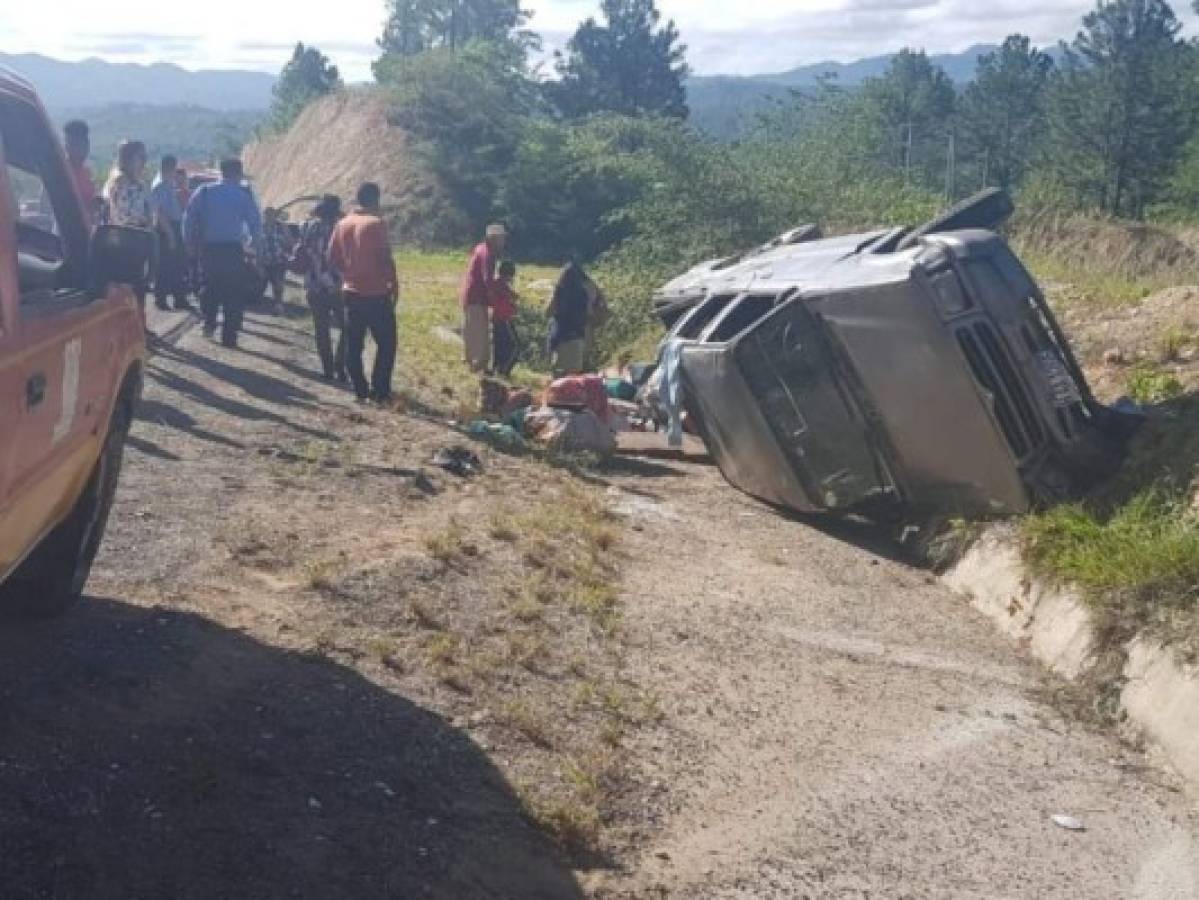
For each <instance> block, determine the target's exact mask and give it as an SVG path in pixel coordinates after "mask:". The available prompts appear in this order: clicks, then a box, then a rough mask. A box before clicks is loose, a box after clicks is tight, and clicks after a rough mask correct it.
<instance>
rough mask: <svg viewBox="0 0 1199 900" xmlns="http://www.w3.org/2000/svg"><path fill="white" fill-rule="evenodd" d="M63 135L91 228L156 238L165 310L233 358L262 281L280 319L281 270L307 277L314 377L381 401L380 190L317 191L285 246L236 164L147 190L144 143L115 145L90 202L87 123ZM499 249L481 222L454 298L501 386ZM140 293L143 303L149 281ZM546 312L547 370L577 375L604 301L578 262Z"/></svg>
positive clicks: (390, 327)
mask: <svg viewBox="0 0 1199 900" xmlns="http://www.w3.org/2000/svg"><path fill="white" fill-rule="evenodd" d="M64 137H65V146H66V152H67V157H68V160H69V162H70V164H71V169H72V175H73V178H74V181H75V187H76V191H77V193H78V194H79V198H80V200H81V202H82V205H83V208H84V211H85V215H86V216H87V218H88V221H89V225H99V224H112V225H117V226H124V227H130V228H138V229H143V230H146V231H149V232H152V233H153V234H154V235H155V238H156V240H155V241H154V244H155V246H156V250H157V253H156V256H155V260H154V262H153V265H152V273H153V274H152V282H153V294H154V300H155V303H156V305H157V306H159V307H160V308H162V309H169V308H170V303H171V301H172V300H173V302H174V307H175V308H176V309H186V310H190V309H192V307H191V304H190V302H189V300H188V295H189V293H191V292H192V291H193V290H194V291H196V292H197V293H198V295H199V298H200V308H201V314H202V316H203V321H204V334H205V336H207V337H209V338H215V337H216V333H217V329H218V323H219V326H220V331H221V335H220V338H221V342H222V343H223V344H224V345H225V346H226V347H230V348H236V346H237V340H238V334H239V332H240V331H241V326H242V319H243V314H244V310H245V307H246V305H247V304H248V303H249V302H251V300H252V299H253V294H254V292H255V290H258V289H259V288H260V286H261V285H262V284H263V281H264V280H265V283H266V284H267V285H268V286H269V288H270V290H271V292H272V294H273V296H274V300H275V304H276V311H277V312H282V300H283V292H284V284H285V278H286V275H287V272H288V271H291V272H294V273H295V274H298V275H303V277H304V288H305V294H306V298H307V301H308V305H309V307H310V308H311V310H312V316H313V321H314V324H315V328H314V332H315V340H316V349H317V353H318V355H319V356H320V360H321V368H322V372H323V376H324V378H325V379H326V380H328V381H331V382H340V383H346V382H349V383H350V385H351V386H352V387H353V389H354V393H355V395H356V396H357V397H358V399H359V400H361V401H364V402H365V401H371V400H373V401H375V402H378V403H389V402H390V401H391V397H392V386H391V382H392V376H393V373H394V369H395V360H396V351H397V346H396V345H397V323H396V305H397V303H398V302H399V278H398V275H397V272H396V266H395V259H394V256H393V254H392V247H391V242H390V237H389V233H388V228H387V224H386V222H385V221H384V219H383V216H382V212H381V201H382V197H381V191H380V189H379V186H378V185H376V184H373V183H366V184H363V185H362V186H361V187H360V188H359V190H358V193H357V198H356V199H357V206H356V207H355V208H354V209H353V210H352V211H350V212H349V213H348V214H347V213H343V211H342V205H341V200H340V198H339V197H337V196H334V195H326V196H325V197H323V198H322V199H321V201H320V202H319V203H318V204H317V205H316V207H315V208H314V209H313V210H312V211H311V214H310V215H309V217H308V218H307V220H306V221H305V222H304V223H303V225H302V226H301V228H300V230H299V235H298V238H293V235H292V234H291V232H290V231H289V230H288V228H287V226H286V222H285V221H284V219H283V217H282V216H280V215H279V214H278V213H277V212H276V211H275V210H272V209H267V210H266V211H265V213H262V212H260V210H259V207H258V202H257V200H256V199H255V197H254V194H253V191H251V190H250V188H249V186H248V184H247V182H246V179H245V173H244V171H243V169H242V164H241V161H240V160H237V159H228V160H225V161H223V162H222V163H221V165H220V175H221V177H220V180H219V181H213V182H210V183H207V184H204V185H202V186H200V187H198V188H197V189H196V190H194V191H192V190H190V189H189V185H188V176H187V173H186V172H185V171H184V170H183V169H181V168H180V167H179V163H178V160H177V159H176V158H175V157H173V156H169V155H168V156H164V157H162V159H161V161H160V164H159V169H158V173H157V175H156V177H155V179H154V181H153V183H152V184H148V183H147V181H146V169H147V166H148V163H149V160H148V156H147V151H146V146H145V144H144V143H142V142H141V141H125V142H124V143H122V144H121V145H120V148H119V149H118V152H117V160H116V165H115V166H114V167H113V171H112V174H111V176H110V177H109V178H108V180H107V181H106V183H105V185H104V188H103V191H102V192H100V191H97V189H96V185H95V181H94V179H93V178H92V173H91V170H90V169H89V168H88V166H87V159H88V156H89V155H90V152H91V145H90V137H89V133H88V127H87V125H86V123H84V122H81V121H72V122H69V123H68V124H67V125H66V127H65V129H64ZM507 242H508V234H507V230H506V228H505V227H504V226H503V225H500V224H494V225H490V226H488V228H487V231H486V235H485V237H484V240H483V242H482V243H480V244H479V245H478V246H477V247H476V248H475V249H474V251H473V252H472V254H471V257H470V262H469V265H468V267H467V272H466V276H465V277H464V279H463V282H462V289H461V296H460V299H461V304H462V309H463V341H464V344H465V347H466V361H467V363H468V365H469V366H470V367H471V369H472V370H473V371H475V372H479V373H484V372H485V373H488V374H498V375H500V376H503V377H509V376H510V375H511V374H512V370H513V368H514V366H515V365H516V363H517V361H518V359H519V358H520V355H521V344H520V340H519V336H518V334H517V329H516V319H517V307H518V303H519V300H520V298H519V296H518V294H517V292H516V289H515V281H516V266H515V264H514V263H513V262H512V261H511V260H508V259H504V258H503V256H504V251H505V249H506V247H507ZM256 269H257V271H256ZM140 289H141V294H142V299H143V301H144V299H145V296H146V294H147V293H148V289H149V285H142V286H140ZM547 312H548V316H549V321H550V329H549V334H548V349H549V352H550V356H551V360H552V364H553V369H554V373H555V374H556V375H570V374H578V373H580V372H582V371H583V368H584V365H585V361H586V358H587V355H588V347H589V345H590V341H591V335H592V331H593V329H594V328H595V327H596V326H597V325H599V324H601V322H602V320H603V318H604V317H605V315H606V312H607V305H606V303H605V301H604V297H603V293H602V292H601V291H600V290H599V288H598V287H597V285H596V284H595V282H594V281H593V280H592V279H591V278H590V277H589V276H588V275H587V273H586V272H585V271H584V270H583V268H582V267H581V266H580V265H579V264H578V263H577V262H572V263H570V264H569V265H567V266H566V267H565V268H564V269H563V270H562V272H561V274H560V275H559V277H558V281H557V283H556V285H555V287H554V293H553V298H552V299H551V301H550V306H549V309H548V311H547ZM335 329H336V331H337V332H338V336H337V340H336V342H335V341H334V334H333V333H334V330H335ZM368 334H369V335H370V336H371V338H372V339H373V340H374V342H375V344H376V355H375V365H374V370H373V371H372V373H371V377H370V378H369V380H368V378H367V376H366V372H365V369H364V366H363V360H362V356H363V352H364V350H365V345H366V337H367V335H368Z"/></svg>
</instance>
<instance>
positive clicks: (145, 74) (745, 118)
mask: <svg viewBox="0 0 1199 900" xmlns="http://www.w3.org/2000/svg"><path fill="white" fill-rule="evenodd" d="M995 49H996V47H995V45H991V44H979V45H976V46H974V47H970V48H969V49H967V50H964V51H962V52H961V53H946V54H938V55H934V56H933V57H932V61H933V62H934V63H935V64H936V65H938V66H940V67H941V68H943V69H944V70H945V71H946V72H947V73H948V74H949V76H950V78H952V79H953V80H954V81H955V82H958V83H959V84H964V83H966V82H969V81H970V80H972V79H973V78H974V74H975V71H976V70H977V68H978V58H979V57H980V56H982V55H983V54H985V53H989V52H991V51H993V50H995ZM894 56H895V54H884V55H881V56H872V57H870V58H868V59H861V60H857V61H856V62H848V63H838V62H822V63H814V64H812V65H806V66H800V67H798V68H795V69H792V70H790V71H788V72H779V73H776V74H772V75H748V76H734V75H711V76H696V77H693V78H691V79H690V81H689V82H688V85H687V88H688V99H689V102H690V105H691V114H692V121H693V122H694V123H695V124H696V125H697V126H698V127H699V128H701V129H703V130H705V131H707V132H709V133H711V134H713V135H716V136H718V137H724V138H730V137H735V136H737V135H738V134H741V133H742V132H744V130H745V129H746V128H747V127H748V126H749V125H751V124H752V123H753V122H754V119H755V118H756V116H757V115H758V114H759V113H760V112H762V111H763V110H764V109H765V108H766V107H767V106H768V105H769V104H770V103H772V102H774V101H778V100H783V99H786V98H787V97H788V96H789V94H790V92H791V91H793V90H800V89H804V88H811V87H814V86H815V85H816V84H817V83H818V82H819V81H820V79H822V78H832V79H833V80H834V81H835V82H836V83H837V84H839V85H842V86H843V87H851V88H852V87H857V86H859V85H861V84H862V82H864V81H866V80H867V79H869V78H876V77H878V76H880V75H882V74H883V73H884V72H886V70H887V67H888V66H889V65H890V63H891V60H892V59H893V58H894ZM0 66H7V67H9V68H11V69H15V70H16V71H17V72H19V73H20V74H22V75H24V76H25V77H26V78H28V79H29V80H30V81H32V82H33V83H34V84H35V85H36V86H37V89H38V91H39V93H40V94H41V96H42V99H43V101H44V102H45V103H46V105H47V106H48V107H49V108H50V110H51V111H52V112H53V113H55V115H56V116H61V115H62V114H63V113H65V112H68V111H69V112H71V113H79V114H86V113H87V112H88V111H96V110H101V109H106V108H108V107H113V106H121V107H123V108H124V111H123V114H122V116H121V117H120V118H121V120H122V121H123V122H126V123H127V124H128V125H129V126H130V127H131V128H132V127H134V126H135V125H136V124H137V123H138V121H140V119H141V118H152V108H153V107H161V106H170V107H178V108H184V107H186V108H189V109H194V108H201V109H205V110H211V111H213V112H214V113H217V114H220V113H230V114H232V113H237V114H238V115H237V116H235V117H234V118H235V119H236V120H237V124H238V126H239V129H238V130H244V128H245V127H246V122H247V115H248V114H249V113H251V112H262V111H264V110H266V109H267V108H268V107H269V106H270V103H271V90H272V88H273V87H274V85H275V80H276V79H275V77H274V76H273V75H269V74H265V73H262V72H248V71H235V70H228V71H218V70H201V71H195V72H193V71H189V70H187V69H183V68H181V67H179V66H176V65H171V64H169V63H157V64H154V65H138V64H134V63H109V62H104V61H103V60H99V59H87V60H83V61H81V62H64V61H62V60H56V59H51V58H50V57H46V56H41V55H39V54H34V53H28V54H18V55H10V54H4V53H0ZM135 108H136V109H137V110H141V111H142V113H141V115H140V116H138V115H133V112H134V111H135ZM110 118H111V117H110ZM190 118H191V119H193V120H194V119H196V118H197V117H196V116H194V115H192V116H191V117H190ZM146 127H147V128H150V127H153V126H152V124H148V125H147V126H146ZM135 130H136V129H135Z"/></svg>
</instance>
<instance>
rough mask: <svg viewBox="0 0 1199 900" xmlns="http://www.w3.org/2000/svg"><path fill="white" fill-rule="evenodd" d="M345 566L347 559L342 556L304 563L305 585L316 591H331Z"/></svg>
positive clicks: (321, 558)
mask: <svg viewBox="0 0 1199 900" xmlns="http://www.w3.org/2000/svg"><path fill="white" fill-rule="evenodd" d="M344 565H345V559H344V558H343V557H340V556H326V557H320V558H317V559H310V560H309V561H308V562H306V563H304V583H305V584H306V585H308V587H310V588H312V589H313V590H315V591H328V590H331V589H332V588H333V586H334V582H335V580H336V579H337V575H338V573H339V572H340V571H341V568H342V566H344Z"/></svg>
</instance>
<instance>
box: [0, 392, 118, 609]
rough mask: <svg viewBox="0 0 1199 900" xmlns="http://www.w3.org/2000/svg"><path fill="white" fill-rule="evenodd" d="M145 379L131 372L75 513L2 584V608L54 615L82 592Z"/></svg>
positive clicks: (0, 603) (0, 586)
mask: <svg viewBox="0 0 1199 900" xmlns="http://www.w3.org/2000/svg"><path fill="white" fill-rule="evenodd" d="M139 379H140V376H139V375H138V374H137V372H136V371H133V370H131V372H130V373H129V375H127V376H126V379H125V382H124V383H123V384H122V389H121V392H120V393H119V394H118V398H117V402H116V403H115V404H114V408H113V412H112V417H111V419H110V420H109V425H108V431H107V433H106V435H105V438H104V445H103V447H102V448H101V451H100V457H99V459H98V460H97V461H96V466H95V468H94V469H93V471H92V475H91V477H90V478H89V479H88V481H87V484H86V486H85V487H84V489H83V491H82V492H81V493H80V495H79V498H78V500H76V502H75V506H74V507H73V508H72V510H71V512H70V514H69V515H68V516H67V517H66V518H65V519H64V520H63V521H62V522H60V523H59V524H58V525H57V526H56V527H55V528H54V529H53V530H52V531H51V532H50V533H49V534H48V535H47V536H46V537H45V539H43V541H42V542H41V544H39V545H38V547H37V548H36V549H35V550H34V551H33V552H32V553H31V554H30V555H29V556H28V557H27V558H26V560H25V562H23V563H22V564H21V566H20V567H19V568H18V569H17V571H16V572H14V573H13V575H12V577H11V578H10V579H9V580H8V581H7V582H5V583H4V584H3V585H0V609H3V611H4V612H5V613H7V614H9V615H15V616H17V617H21V618H50V617H53V616H56V615H60V614H62V613H63V612H65V611H66V610H67V609H69V608H70V607H71V606H72V605H73V604H74V603H75V602H76V601H78V600H79V598H80V596H82V594H83V588H84V586H85V585H86V584H87V579H88V576H89V575H90V574H91V568H92V563H93V561H94V560H95V558H96V553H97V552H98V551H99V549H100V541H101V540H102V539H103V537H104V530H105V528H106V526H107V524H108V514H109V512H110V511H111V509H112V503H113V499H114V497H115V495H116V489H117V483H118V481H119V479H120V474H121V462H122V458H123V455H124V447H125V438H126V437H127V435H128V433H129V428H130V426H131V425H132V423H133V411H134V407H135V405H136V398H137V388H138V385H139V384H140V380H139Z"/></svg>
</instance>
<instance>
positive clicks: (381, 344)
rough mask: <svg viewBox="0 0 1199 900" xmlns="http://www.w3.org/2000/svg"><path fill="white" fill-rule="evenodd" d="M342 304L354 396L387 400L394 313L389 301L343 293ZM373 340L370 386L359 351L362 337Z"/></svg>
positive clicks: (392, 360) (393, 353)
mask: <svg viewBox="0 0 1199 900" xmlns="http://www.w3.org/2000/svg"><path fill="white" fill-rule="evenodd" d="M345 301H346V353H347V356H346V368H347V369H348V370H349V372H350V380H351V381H352V382H354V393H355V394H357V395H358V398H359V399H360V400H365V399H366V398H367V397H374V398H375V399H376V400H386V399H388V398H389V397H391V375H392V372H393V371H394V369H395V362H396V340H397V335H396V311H395V306H394V305H392V302H391V298H390V297H363V296H361V295H359V294H354V293H351V292H350V291H346V292H345ZM368 331H369V332H370V335H371V337H372V338H374V339H375V370H374V372H372V373H371V380H370V384H369V385H368V384H367V382H366V372H365V371H364V370H363V367H362V351H363V350H365V349H366V333H367V332H368Z"/></svg>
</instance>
